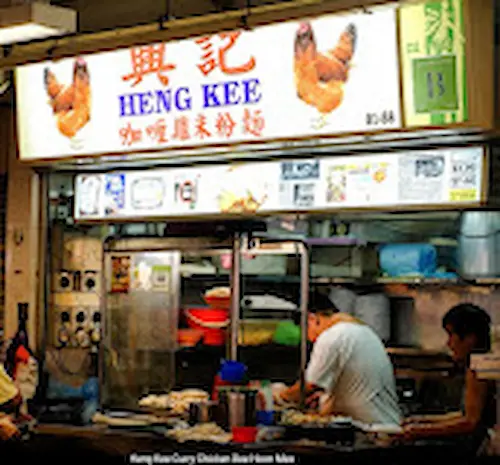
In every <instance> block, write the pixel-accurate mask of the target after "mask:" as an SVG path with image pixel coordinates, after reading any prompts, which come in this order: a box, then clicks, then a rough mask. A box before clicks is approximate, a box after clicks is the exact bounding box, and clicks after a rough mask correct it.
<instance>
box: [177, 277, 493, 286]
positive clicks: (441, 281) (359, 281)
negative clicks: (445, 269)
mask: <svg viewBox="0 0 500 465" xmlns="http://www.w3.org/2000/svg"><path fill="white" fill-rule="evenodd" d="M182 278H183V279H186V280H189V279H191V280H193V281H221V280H224V279H229V275H213V274H193V275H186V276H183V277H182ZM241 278H242V279H243V280H252V281H255V282H262V283H280V284H299V283H300V278H299V277H298V276H290V275H242V276H241ZM310 283H311V284H320V285H339V284H340V285H341V284H352V285H359V286H371V285H374V284H387V285H390V284H407V285H412V286H500V278H478V279H470V280H465V279H461V278H454V279H450V278H410V277H404V278H348V277H311V279H310Z"/></svg>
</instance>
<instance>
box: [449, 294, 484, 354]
mask: <svg viewBox="0 0 500 465" xmlns="http://www.w3.org/2000/svg"><path fill="white" fill-rule="evenodd" d="M490 324H491V318H490V316H489V315H488V313H487V312H486V310H484V309H483V308H481V307H478V306H477V305H474V304H470V303H465V304H459V305H456V306H455V307H452V308H451V309H450V310H448V312H447V313H446V315H445V316H444V317H443V328H445V329H446V328H447V327H448V328H450V329H451V330H452V332H454V333H455V334H456V335H457V336H458V337H459V338H460V339H464V338H465V337H467V336H471V335H473V336H476V345H475V347H474V348H473V353H478V354H480V353H486V352H489V351H490V348H491V339H490Z"/></svg>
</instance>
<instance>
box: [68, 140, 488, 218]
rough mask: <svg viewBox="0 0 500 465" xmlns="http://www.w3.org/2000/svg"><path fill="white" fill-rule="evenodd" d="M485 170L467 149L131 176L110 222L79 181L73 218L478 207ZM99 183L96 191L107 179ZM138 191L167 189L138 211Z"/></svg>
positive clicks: (476, 152)
mask: <svg viewBox="0 0 500 465" xmlns="http://www.w3.org/2000/svg"><path fill="white" fill-rule="evenodd" d="M484 167H485V152H484V148H483V147H469V148H456V149H447V150H426V151H421V150H420V151H411V152H402V153H393V154H385V155H380V154H377V155H359V156H352V155H351V156H349V157H321V158H315V159H302V160H286V161H281V162H279V161H277V162H273V161H271V162H258V163H238V164H235V165H225V166H220V165H211V166H202V167H193V168H175V169H164V170H148V171H144V172H140V171H138V172H130V173H127V174H123V176H125V178H126V179H125V182H124V186H125V199H126V200H125V203H124V205H123V208H122V209H121V210H120V212H119V213H116V214H115V216H110V215H109V212H108V209H107V208H108V204H109V202H107V201H106V199H105V198H104V199H102V201H101V202H100V204H99V208H98V210H99V212H98V213H97V214H92V213H90V212H91V210H89V209H85V208H83V209H82V207H81V205H86V203H87V199H85V198H83V196H84V195H85V194H86V192H88V189H87V188H85V183H88V182H89V181H88V179H87V176H89V175H81V176H78V177H77V182H76V209H75V216H76V219H77V220H99V219H105V218H117V219H120V218H166V217H167V218H168V217H171V218H175V217H196V216H210V215H214V216H217V215H219V216H242V215H243V216H252V215H254V214H267V213H276V212H280V213H287V212H289V213H297V212H314V211H329V210H330V211H333V210H338V209H344V208H389V207H396V208H397V207H404V208H407V207H412V206H413V207H418V206H428V205H436V206H437V205H460V204H467V205H474V204H479V203H480V202H481V201H482V200H483V199H482V192H483V184H484V180H483V177H484ZM94 176H95V178H96V179H95V184H96V185H97V184H99V181H101V180H102V178H103V177H104V178H105V177H106V176H109V175H94ZM84 177H85V179H84ZM141 179H144V184H142V182H141ZM84 180H85V183H84V182H83V181H84ZM153 180H154V181H153ZM135 183H138V184H139V185H144V186H160V184H161V185H162V186H163V188H162V189H160V188H159V187H158V188H153V187H148V193H147V202H146V201H145V200H142V201H141V202H139V203H137V201H136V200H134V197H133V196H132V195H131V194H130V192H133V188H132V186H134V184H135ZM136 185H137V184H136ZM82 186H83V187H82ZM181 186H184V187H183V189H184V188H185V192H184V193H181V192H180V189H181ZM160 193H163V198H162V199H160ZM153 200H154V201H153ZM145 205H147V207H148V208H143V207H144V206H145Z"/></svg>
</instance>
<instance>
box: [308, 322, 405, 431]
mask: <svg viewBox="0 0 500 465" xmlns="http://www.w3.org/2000/svg"><path fill="white" fill-rule="evenodd" d="M306 381H307V382H308V383H311V384H314V385H315V386H318V387H319V388H322V389H324V390H325V392H326V393H328V394H331V395H332V396H333V397H334V410H335V413H338V414H340V415H345V416H347V417H350V418H352V419H353V420H357V421H360V422H363V423H368V424H373V423H379V424H399V423H400V421H401V411H400V408H399V405H398V397H397V394H396V381H395V378H394V371H393V367H392V364H391V361H390V359H389V357H388V356H387V353H386V351H385V348H384V346H383V344H382V342H381V340H380V339H379V338H378V336H377V335H376V334H375V333H374V332H373V330H372V329H370V327H368V326H364V325H360V324H356V323H347V322H342V323H337V324H335V325H334V326H332V327H331V328H329V329H327V330H326V331H324V332H323V333H321V335H320V336H319V338H318V339H317V340H316V342H315V344H314V347H313V351H312V355H311V360H310V362H309V365H308V367H307V372H306Z"/></svg>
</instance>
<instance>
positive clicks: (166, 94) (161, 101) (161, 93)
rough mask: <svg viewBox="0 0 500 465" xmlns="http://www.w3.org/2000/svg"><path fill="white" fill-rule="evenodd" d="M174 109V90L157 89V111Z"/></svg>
mask: <svg viewBox="0 0 500 465" xmlns="http://www.w3.org/2000/svg"><path fill="white" fill-rule="evenodd" d="M171 109H172V91H171V90H170V89H167V90H157V91H156V113H157V114H160V113H170V110H171Z"/></svg>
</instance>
